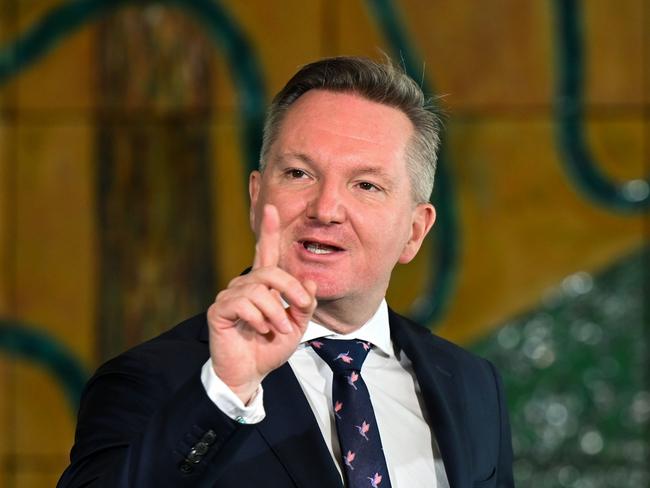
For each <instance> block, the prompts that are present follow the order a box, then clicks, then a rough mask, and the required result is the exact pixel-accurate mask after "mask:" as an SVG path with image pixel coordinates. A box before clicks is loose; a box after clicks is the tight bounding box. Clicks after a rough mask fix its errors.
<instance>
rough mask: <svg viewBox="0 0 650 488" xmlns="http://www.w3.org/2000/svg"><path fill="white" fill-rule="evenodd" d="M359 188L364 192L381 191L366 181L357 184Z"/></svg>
mask: <svg viewBox="0 0 650 488" xmlns="http://www.w3.org/2000/svg"><path fill="white" fill-rule="evenodd" d="M357 186H358V187H359V188H361V189H362V190H364V191H381V188H379V187H378V186H377V185H375V184H373V183H370V182H368V181H362V182H360V183H358V184H357Z"/></svg>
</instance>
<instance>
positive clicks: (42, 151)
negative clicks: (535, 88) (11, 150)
mask: <svg viewBox="0 0 650 488" xmlns="http://www.w3.org/2000/svg"><path fill="white" fill-rule="evenodd" d="M92 136H93V131H92V129H91V127H90V126H89V125H86V124H79V125H72V124H71V125H65V124H61V125H60V126H54V127H48V126H34V125H30V126H25V125H21V126H19V128H18V133H17V142H16V143H17V144H18V151H17V153H18V158H17V161H16V171H17V181H18V184H17V212H18V216H17V233H16V236H15V239H16V257H15V260H16V261H15V266H16V270H17V271H16V273H17V277H16V290H15V294H16V315H17V316H18V317H20V318H21V319H22V320H25V321H28V322H31V323H35V324H39V325H41V326H43V327H45V328H46V329H47V330H48V331H49V332H50V333H52V334H53V335H55V336H56V337H57V338H58V339H59V340H60V341H61V342H63V343H64V344H65V345H67V346H68V347H69V348H71V349H72V350H73V351H76V352H77V353H78V354H79V355H80V357H81V358H83V360H84V361H85V362H86V363H87V364H88V363H91V362H92V358H93V353H92V352H93V345H94V330H93V323H94V311H95V308H94V306H95V295H94V293H95V289H94V283H95V261H94V259H95V241H94V239H95V234H94V232H95V227H94V224H95V222H94V218H95V213H94V210H95V202H94V198H93V191H94V182H93V178H94V175H93V165H92V163H91V157H92V153H91V151H92Z"/></svg>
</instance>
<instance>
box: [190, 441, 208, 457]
mask: <svg viewBox="0 0 650 488" xmlns="http://www.w3.org/2000/svg"><path fill="white" fill-rule="evenodd" d="M209 447H210V446H209V445H208V443H207V442H197V444H196V446H194V450H195V451H196V453H197V454H198V455H199V456H203V455H204V454H205V453H206V452H208V448H209Z"/></svg>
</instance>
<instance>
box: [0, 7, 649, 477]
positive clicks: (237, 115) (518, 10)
mask: <svg viewBox="0 0 650 488" xmlns="http://www.w3.org/2000/svg"><path fill="white" fill-rule="evenodd" d="M383 53H388V54H389V55H391V57H392V58H393V59H395V60H396V61H397V62H399V63H400V64H401V65H403V67H404V69H405V70H406V71H407V72H409V73H410V74H411V75H412V76H413V77H414V78H415V79H416V80H419V81H421V84H422V86H423V88H424V90H425V91H426V92H427V93H428V94H429V95H431V96H437V95H442V96H443V100H444V105H445V107H446V109H447V111H448V112H449V117H448V121H447V124H446V133H445V145H444V148H443V155H442V158H441V163H440V169H439V172H438V176H437V181H436V189H435V191H434V197H433V201H434V203H435V204H436V206H437V209H438V213H439V220H438V222H437V223H436V227H435V228H434V232H433V235H432V236H431V237H430V238H429V239H428V241H427V243H426V246H425V249H424V251H423V252H422V253H421V255H420V256H419V257H418V258H417V260H416V262H414V263H412V264H411V265H409V266H406V267H403V268H401V269H398V271H396V273H395V276H394V284H395V285H396V286H395V287H394V290H391V291H390V292H389V301H390V302H391V303H392V304H393V306H394V307H395V308H397V309H398V310H400V311H402V312H404V313H407V314H409V315H411V316H412V317H414V318H416V319H417V320H419V321H420V322H421V323H422V324H423V325H425V326H427V327H430V328H432V329H434V330H436V332H437V333H439V334H441V335H443V336H445V337H448V338H450V339H452V340H455V341H457V342H460V343H462V344H464V345H465V346H467V347H469V348H472V349H474V350H475V351H477V352H479V353H480V354H482V355H484V356H486V357H488V358H490V359H491V360H493V361H494V362H495V363H496V364H497V365H498V367H499V368H500V370H501V371H502V373H503V376H504V381H505V385H506V390H507V394H508V401H509V404H510V408H511V416H512V426H513V437H514V449H515V455H516V463H515V476H516V479H517V480H518V484H519V486H531V487H558V486H559V487H573V488H598V487H646V486H648V485H649V484H650V468H649V467H648V464H647V459H648V457H649V456H650V452H649V449H650V445H649V441H648V439H649V438H650V435H649V434H650V432H649V431H650V385H649V382H648V371H649V370H650V368H649V366H650V365H649V360H648V358H649V352H648V344H649V343H650V324H649V321H648V315H647V313H648V303H649V302H648V288H647V287H648V282H649V281H648V278H649V277H648V273H649V271H648V270H649V269H650V266H649V264H650V263H649V260H650V250H649V249H648V241H647V238H648V230H649V220H648V210H649V208H650V186H649V183H648V177H649V176H650V123H649V122H650V121H649V117H650V111H649V110H648V107H650V2H648V1H647V0H616V1H615V0H593V1H577V0H576V1H572V0H556V1H551V0H548V1H547V0H543V1H542V0H540V1H536V0H531V1H529V2H521V1H519V0H498V1H497V0H455V1H454V2H449V1H445V0H431V1H426V2H425V1H418V0H402V1H397V0H366V1H362V0H314V1H310V2H305V1H304V0H303V1H298V0H282V1H278V2H263V1H257V0H251V1H247V2H237V1H234V0H228V1H226V0H221V1H217V0H183V1H181V0H167V1H162V0H159V1H144V2H143V1H136V0H76V1H62V0H30V1H26V0H3V1H2V3H0V488H2V487H7V488H14V487H32V486H34V487H41V486H53V485H54V484H55V481H56V479H57V478H58V475H59V474H60V472H61V471H62V469H63V467H64V466H65V465H66V462H67V454H68V449H69V447H70V445H71V443H72V438H73V429H74V414H75V410H76V405H77V402H78V399H79V395H80V389H81V387H82V385H83V383H84V381H85V379H86V378H87V377H88V375H89V374H90V373H91V372H92V370H93V369H94V368H95V367H97V365H98V364H99V363H100V362H102V361H103V360H105V359H107V358H109V357H111V356H113V355H115V354H117V353H119V352H120V351H123V350H124V349H126V348H128V347H130V346H131V345H133V344H135V343H138V342H141V341H142V340H145V339H147V338H148V337H151V336H153V335H155V334H157V333H159V332H161V331H163V330H166V329H167V328H169V327H171V326H172V325H174V324H175V323H176V322H177V321H179V320H181V319H183V318H185V317H187V316H189V315H192V314H194V313H197V312H199V311H201V310H204V309H205V308H207V306H208V305H209V303H210V302H211V300H212V297H213V296H214V295H215V294H216V292H217V291H218V289H219V288H220V287H221V286H223V285H225V284H226V283H227V282H228V281H229V280H230V279H231V278H232V277H233V276H235V275H236V274H238V273H239V272H240V271H241V270H242V269H244V268H245V267H246V266H247V265H248V264H249V261H250V259H251V256H252V249H253V238H252V235H251V233H250V231H249V230H248V226H247V221H248V219H247V196H246V176H247V174H248V172H249V171H250V170H251V169H252V168H254V167H255V165H256V162H257V155H258V151H259V145H260V132H261V123H262V120H263V114H264V109H265V106H266V103H267V101H268V100H269V99H270V97H271V96H272V94H273V93H274V92H275V91H277V90H278V89H279V88H280V87H281V86H282V84H283V82H284V81H286V79H287V77H288V76H289V75H290V74H292V73H293V72H294V71H295V70H296V68H297V67H298V66H300V65H301V64H304V63H306V62H309V61H311V60H313V59H316V58H318V57H321V56H329V55H336V54H355V55H367V56H371V57H374V58H381V57H382V56H383Z"/></svg>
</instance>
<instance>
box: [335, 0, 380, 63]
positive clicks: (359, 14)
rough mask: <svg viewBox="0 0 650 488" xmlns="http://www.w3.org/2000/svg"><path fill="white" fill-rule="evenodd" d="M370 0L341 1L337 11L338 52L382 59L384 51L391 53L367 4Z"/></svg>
mask: <svg viewBox="0 0 650 488" xmlns="http://www.w3.org/2000/svg"><path fill="white" fill-rule="evenodd" d="M367 3H368V2H365V1H362V0H357V1H354V2H348V1H342V2H339V5H338V12H337V17H336V20H337V29H336V35H337V37H338V41H337V47H338V52H336V53H332V54H343V55H352V56H368V57H370V58H373V59H381V57H382V54H381V53H382V51H383V52H386V53H389V54H390V51H389V46H388V45H387V44H386V41H385V39H384V37H383V35H382V33H381V31H380V30H379V29H378V26H377V23H376V22H375V19H374V17H373V15H372V12H371V11H370V10H368V7H367V6H366V5H367Z"/></svg>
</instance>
